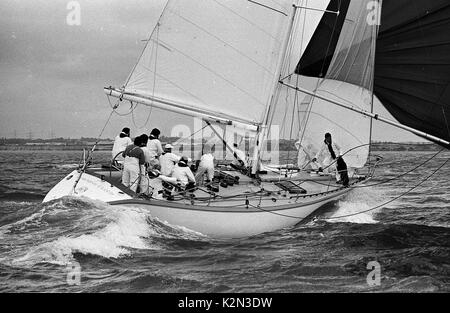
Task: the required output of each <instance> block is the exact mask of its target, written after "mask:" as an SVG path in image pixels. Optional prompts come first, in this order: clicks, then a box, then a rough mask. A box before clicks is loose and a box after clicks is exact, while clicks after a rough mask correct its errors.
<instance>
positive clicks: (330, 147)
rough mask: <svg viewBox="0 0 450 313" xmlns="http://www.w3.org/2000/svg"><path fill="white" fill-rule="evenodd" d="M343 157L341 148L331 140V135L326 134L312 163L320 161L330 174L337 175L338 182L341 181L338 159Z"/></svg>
mask: <svg viewBox="0 0 450 313" xmlns="http://www.w3.org/2000/svg"><path fill="white" fill-rule="evenodd" d="M340 156H341V148H340V147H339V145H338V144H336V143H335V142H333V141H332V140H331V134H330V133H326V134H325V140H324V141H323V144H322V146H321V147H320V150H319V152H317V154H316V156H315V157H314V159H312V162H316V161H318V162H319V163H320V164H321V166H322V167H323V168H325V171H326V172H328V173H333V172H335V173H336V181H340V179H341V178H340V175H339V172H338V171H337V167H336V159H337V158H338V157H340Z"/></svg>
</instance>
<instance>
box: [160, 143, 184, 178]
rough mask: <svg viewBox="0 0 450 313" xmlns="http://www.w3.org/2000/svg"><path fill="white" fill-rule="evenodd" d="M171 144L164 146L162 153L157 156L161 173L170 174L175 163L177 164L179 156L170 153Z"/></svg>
mask: <svg viewBox="0 0 450 313" xmlns="http://www.w3.org/2000/svg"><path fill="white" fill-rule="evenodd" d="M172 149H173V146H172V145H171V144H170V143H168V144H166V145H165V146H164V153H163V154H162V155H161V156H160V157H159V163H160V164H161V174H162V175H165V176H170V175H171V174H172V171H173V168H174V167H175V164H177V163H178V162H179V161H180V159H181V157H180V156H178V155H176V154H174V153H172Z"/></svg>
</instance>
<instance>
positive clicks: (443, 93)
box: [296, 0, 450, 148]
mask: <svg viewBox="0 0 450 313" xmlns="http://www.w3.org/2000/svg"><path fill="white" fill-rule="evenodd" d="M339 2H340V1H337V0H336V1H331V3H330V6H331V4H332V3H335V4H337V3H339ZM341 5H342V3H341ZM381 12H382V13H381V26H380V29H379V33H378V38H377V42H376V45H377V48H376V54H375V77H374V86H373V90H374V93H375V95H376V96H377V97H378V98H379V99H380V101H381V102H382V103H383V105H384V106H385V107H386V109H387V110H388V111H389V112H390V113H391V114H392V115H393V116H394V117H395V118H396V119H397V120H398V121H399V122H400V123H402V124H404V125H407V126H410V127H413V128H416V129H418V130H421V131H423V132H426V133H428V134H431V135H433V136H436V137H439V138H441V139H444V140H446V141H450V129H449V124H450V86H449V82H450V3H449V2H448V0H414V1H410V0H383V1H382V10H381ZM326 19H327V15H326V14H324V16H323V18H322V20H321V22H320V24H322V23H326V21H324V20H326ZM330 39H331V38H330V36H329V35H328V36H327V34H325V33H324V32H323V31H322V32H321V27H320V26H319V27H318V29H317V31H316V33H315V34H314V36H313V39H312V40H311V41H310V43H309V45H308V47H307V49H306V50H305V54H304V55H303V57H302V58H301V60H300V62H299V64H298V67H297V70H296V73H297V74H300V75H305V76H315V77H321V76H323V71H320V70H316V71H311V66H310V64H308V63H307V62H306V61H307V60H309V59H310V58H311V56H309V55H308V54H307V53H309V52H310V51H315V49H317V48H314V47H319V46H323V45H324V42H327V43H329V42H331V41H330ZM310 46H311V47H310ZM330 52H331V53H334V52H335V51H334V50H332V51H331V50H330V51H329V53H330ZM331 58H332V55H326V56H324V57H323V58H322V60H321V61H320V60H316V61H315V62H322V63H323V64H325V65H327V64H328V65H329V62H327V60H329V59H331ZM325 76H326V74H325ZM447 148H450V147H449V146H447Z"/></svg>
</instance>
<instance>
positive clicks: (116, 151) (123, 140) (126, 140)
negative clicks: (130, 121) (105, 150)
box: [111, 127, 133, 164]
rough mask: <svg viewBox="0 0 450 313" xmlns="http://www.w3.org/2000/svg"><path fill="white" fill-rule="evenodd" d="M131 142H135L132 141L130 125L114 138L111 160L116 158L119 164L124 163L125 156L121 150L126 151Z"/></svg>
mask: <svg viewBox="0 0 450 313" xmlns="http://www.w3.org/2000/svg"><path fill="white" fill-rule="evenodd" d="M131 144H133V141H131V139H130V129H129V128H128V127H125V128H123V129H122V132H121V133H120V134H119V135H117V136H116V138H115V139H114V145H113V148H112V151H111V160H114V161H115V162H117V163H119V164H123V160H124V158H123V156H122V154H121V152H124V151H125V149H126V148H127V147H128V146H129V145H131ZM114 158H115V159H114Z"/></svg>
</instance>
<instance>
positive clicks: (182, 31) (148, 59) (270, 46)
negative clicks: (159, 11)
mask: <svg viewBox="0 0 450 313" xmlns="http://www.w3.org/2000/svg"><path fill="white" fill-rule="evenodd" d="M291 5H292V2H291V1H289V0H286V1H285V0H283V1H281V0H279V1H270V0H259V1H257V2H256V3H255V2H249V1H239V0H230V1H218V0H197V1H187V0H170V1H169V3H168V5H167V7H166V8H165V11H164V13H163V15H162V18H161V20H160V21H159V23H158V25H157V27H156V28H155V30H154V32H153V34H152V36H151V38H150V39H149V41H148V44H147V45H146V47H145V49H144V52H143V54H142V56H141V58H140V59H139V61H138V63H137V65H136V66H135V68H134V69H133V71H132V73H131V74H130V77H129V79H128V81H127V82H126V84H125V93H130V94H133V95H140V96H144V97H147V98H158V99H163V100H164V101H165V102H166V104H167V105H168V106H170V105H171V103H179V104H182V106H183V107H184V108H185V109H187V110H192V111H198V112H205V113H210V114H213V115H214V116H217V117H223V118H227V119H231V120H237V121H241V122H244V123H249V124H258V123H261V122H262V119H263V115H264V111H265V107H266V105H267V101H268V98H269V97H270V95H269V93H270V91H271V88H272V84H273V80H274V76H275V72H276V63H277V62H276V61H277V59H278V57H279V54H280V53H281V51H280V50H281V47H280V46H281V42H280V41H281V40H282V38H283V34H284V32H285V31H286V27H287V24H288V22H289V19H288V16H287V14H285V13H284V12H289V9H290V7H291Z"/></svg>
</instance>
